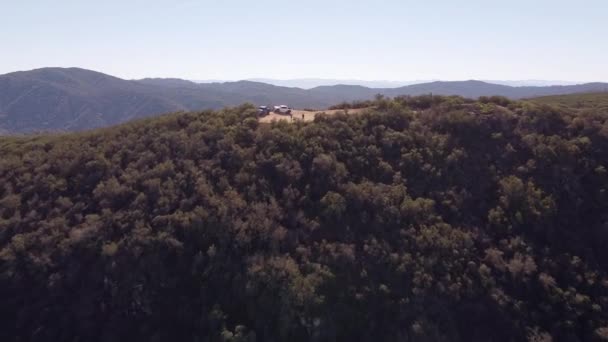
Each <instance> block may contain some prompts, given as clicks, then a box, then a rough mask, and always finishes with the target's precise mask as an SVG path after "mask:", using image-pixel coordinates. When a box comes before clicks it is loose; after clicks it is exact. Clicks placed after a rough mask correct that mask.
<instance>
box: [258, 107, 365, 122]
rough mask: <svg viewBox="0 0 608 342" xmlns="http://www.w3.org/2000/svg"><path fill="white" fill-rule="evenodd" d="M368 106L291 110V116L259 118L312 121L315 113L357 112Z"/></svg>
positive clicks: (271, 114)
mask: <svg viewBox="0 0 608 342" xmlns="http://www.w3.org/2000/svg"><path fill="white" fill-rule="evenodd" d="M367 109H369V108H356V109H346V110H345V109H332V110H318V111H309V110H296V109H294V110H292V111H291V116H289V115H285V114H276V113H270V114H268V115H266V116H265V117H263V118H260V122H272V121H275V120H285V121H293V122H295V121H312V120H314V119H315V115H317V114H319V113H325V114H327V115H334V114H336V113H346V114H357V113H361V112H363V111H365V110H367Z"/></svg>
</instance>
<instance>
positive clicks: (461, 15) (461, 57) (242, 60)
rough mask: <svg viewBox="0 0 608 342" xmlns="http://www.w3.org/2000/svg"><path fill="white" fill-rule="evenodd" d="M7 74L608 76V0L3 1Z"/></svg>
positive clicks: (0, 58)
mask: <svg viewBox="0 0 608 342" xmlns="http://www.w3.org/2000/svg"><path fill="white" fill-rule="evenodd" d="M0 14H1V15H0V74H4V73H8V72H12V71H18V70H30V69H35V68H40V67H49V66H60V67H82V68H87V69H92V70H96V71H100V72H104V73H108V74H111V75H114V76H118V77H121V78H126V79H134V78H143V77H178V78H185V79H194V80H205V79H221V80H237V79H247V78H256V77H264V78H277V79H292V78H315V77H318V78H333V79H360V80H391V81H405V80H428V79H441V80H466V79H491V80H525V79H545V80H564V81H608V43H607V41H608V38H607V37H608V1H607V0H578V1H565V0H551V1H549V0H525V1H523V0H510V1H508V0H501V1H496V0H484V1H481V0H459V1H452V0H449V1H448V0H428V1H421V0H416V1H410V0H375V1H357V0H347V1H343V0H335V1H333V0H297V1H293V0H283V1H276V0H217V1H212V0H199V1H195V0H170V1H169V0H145V1H144V0H104V1H99V0H96V1H89V0H77V1H76V0H74V1H70V0H38V1H34V0H18V1H17V0H0Z"/></svg>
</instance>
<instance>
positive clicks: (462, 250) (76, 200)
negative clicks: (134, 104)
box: [0, 95, 608, 342]
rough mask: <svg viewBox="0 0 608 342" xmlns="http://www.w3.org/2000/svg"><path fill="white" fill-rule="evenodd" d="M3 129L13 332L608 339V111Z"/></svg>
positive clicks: (6, 296)
mask: <svg viewBox="0 0 608 342" xmlns="http://www.w3.org/2000/svg"><path fill="white" fill-rule="evenodd" d="M365 107H374V108H375V109H370V110H369V111H366V112H364V113H362V114H359V115H335V116H327V115H319V116H317V117H316V118H315V120H314V122H310V123H297V124H289V123H286V122H276V123H271V124H261V123H259V122H258V121H257V120H256V119H255V108H253V107H251V106H241V107H237V108H232V109H225V110H222V111H217V112H211V111H207V112H202V113H179V114H172V115H166V116H162V117H159V118H156V119H146V120H141V121H135V122H131V123H128V124H125V125H121V126H118V127H114V128H110V129H102V130H97V131H93V132H88V133H79V134H69V135H57V136H29V137H21V138H1V139H0V155H1V156H2V158H0V184H1V185H2V186H0V299H1V300H2V304H3V305H2V306H1V307H0V313H1V315H2V317H3V320H2V321H1V322H2V323H0V328H1V329H0V334H1V335H2V337H4V338H3V340H6V341H10V340H16V341H24V340H32V341H75V340H91V341H97V340H101V341H117V340H151V341H165V340H175V341H248V342H253V341H286V340H288V341H289V340H291V341H349V340H352V341H522V340H526V339H527V340H530V341H550V340H551V339H553V340H556V341H561V340H567V341H594V340H598V341H599V340H602V339H604V340H605V339H606V338H607V336H608V328H607V327H608V317H607V316H608V314H607V312H608V310H607V308H608V274H607V269H608V249H606V248H605V247H606V245H607V244H608V230H607V227H608V210H607V208H608V172H607V171H606V167H608V165H606V161H607V160H608V116H606V115H605V112H601V111H594V110H587V111H578V110H566V109H560V108H556V107H551V106H547V105H544V104H543V105H537V104H534V103H530V102H512V101H509V100H506V99H504V98H499V97H491V98H483V99H480V101H477V102H475V101H471V100H466V99H462V98H459V97H442V96H431V95H428V96H422V97H399V98H395V99H388V98H384V97H378V98H377V99H376V100H374V101H370V102H369V103H365Z"/></svg>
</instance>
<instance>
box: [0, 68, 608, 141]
mask: <svg viewBox="0 0 608 342" xmlns="http://www.w3.org/2000/svg"><path fill="white" fill-rule="evenodd" d="M598 91H600V92H601V91H608V83H597V82H596V83H586V84H580V85H564V86H548V87H543V86H536V87H535V86H521V87H512V86H507V85H499V84H492V83H487V82H484V81H478V80H467V81H433V82H429V83H421V84H412V85H407V86H403V87H398V88H369V87H364V86H360V85H345V84H344V85H332V86H318V87H314V88H311V89H302V88H297V87H282V86H275V85H272V84H267V83H263V82H255V81H250V80H242V81H235V82H223V83H219V82H216V83H196V82H192V81H188V80H183V79H179V78H145V79H140V80H125V79H121V78H118V77H115V76H111V75H107V74H104V73H101V72H97V71H92V70H87V69H82V68H55V67H53V68H40V69H34V70H29V71H17V72H12V73H8V74H4V75H0V132H9V133H29V132H35V131H79V130H84V129H91V128H96V127H104V126H109V125H114V124H118V123H121V122H125V121H129V120H132V119H135V118H142V117H148V116H154V115H158V114H162V113H166V112H175V111H185V110H203V109H219V108H222V107H226V106H235V105H239V104H242V103H245V102H250V103H254V104H260V105H261V104H265V105H267V104H277V103H281V104H288V105H290V106H292V107H295V108H315V109H324V108H327V107H329V106H331V105H334V104H337V103H340V102H345V101H346V102H352V101H358V100H368V99H371V98H373V97H374V96H375V95H376V94H382V95H385V96H389V97H395V96H402V95H410V96H415V95H422V94H429V93H432V94H437V95H459V96H463V97H470V98H477V97H479V96H491V95H500V96H505V97H508V98H512V99H519V98H526V97H535V96H549V95H562V94H570V93H582V92H598Z"/></svg>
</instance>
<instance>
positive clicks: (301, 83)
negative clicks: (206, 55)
mask: <svg viewBox="0 0 608 342" xmlns="http://www.w3.org/2000/svg"><path fill="white" fill-rule="evenodd" d="M247 81H254V82H263V83H268V84H272V85H276V86H282V87H297V88H303V89H311V88H315V87H320V86H330V85H339V84H345V85H359V86H363V87H368V88H398V87H403V86H408V85H412V84H421V83H429V82H436V81H440V80H438V79H431V80H414V81H387V80H373V81H367V80H357V79H329V78H295V79H286V80H281V79H274V78H249V79H247ZM482 81H484V82H487V83H494V84H502V85H508V86H513V87H521V86H552V85H575V84H581V83H585V82H570V81H559V80H512V81H507V80H482ZM194 82H199V83H213V82H221V81H220V80H202V81H194Z"/></svg>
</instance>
